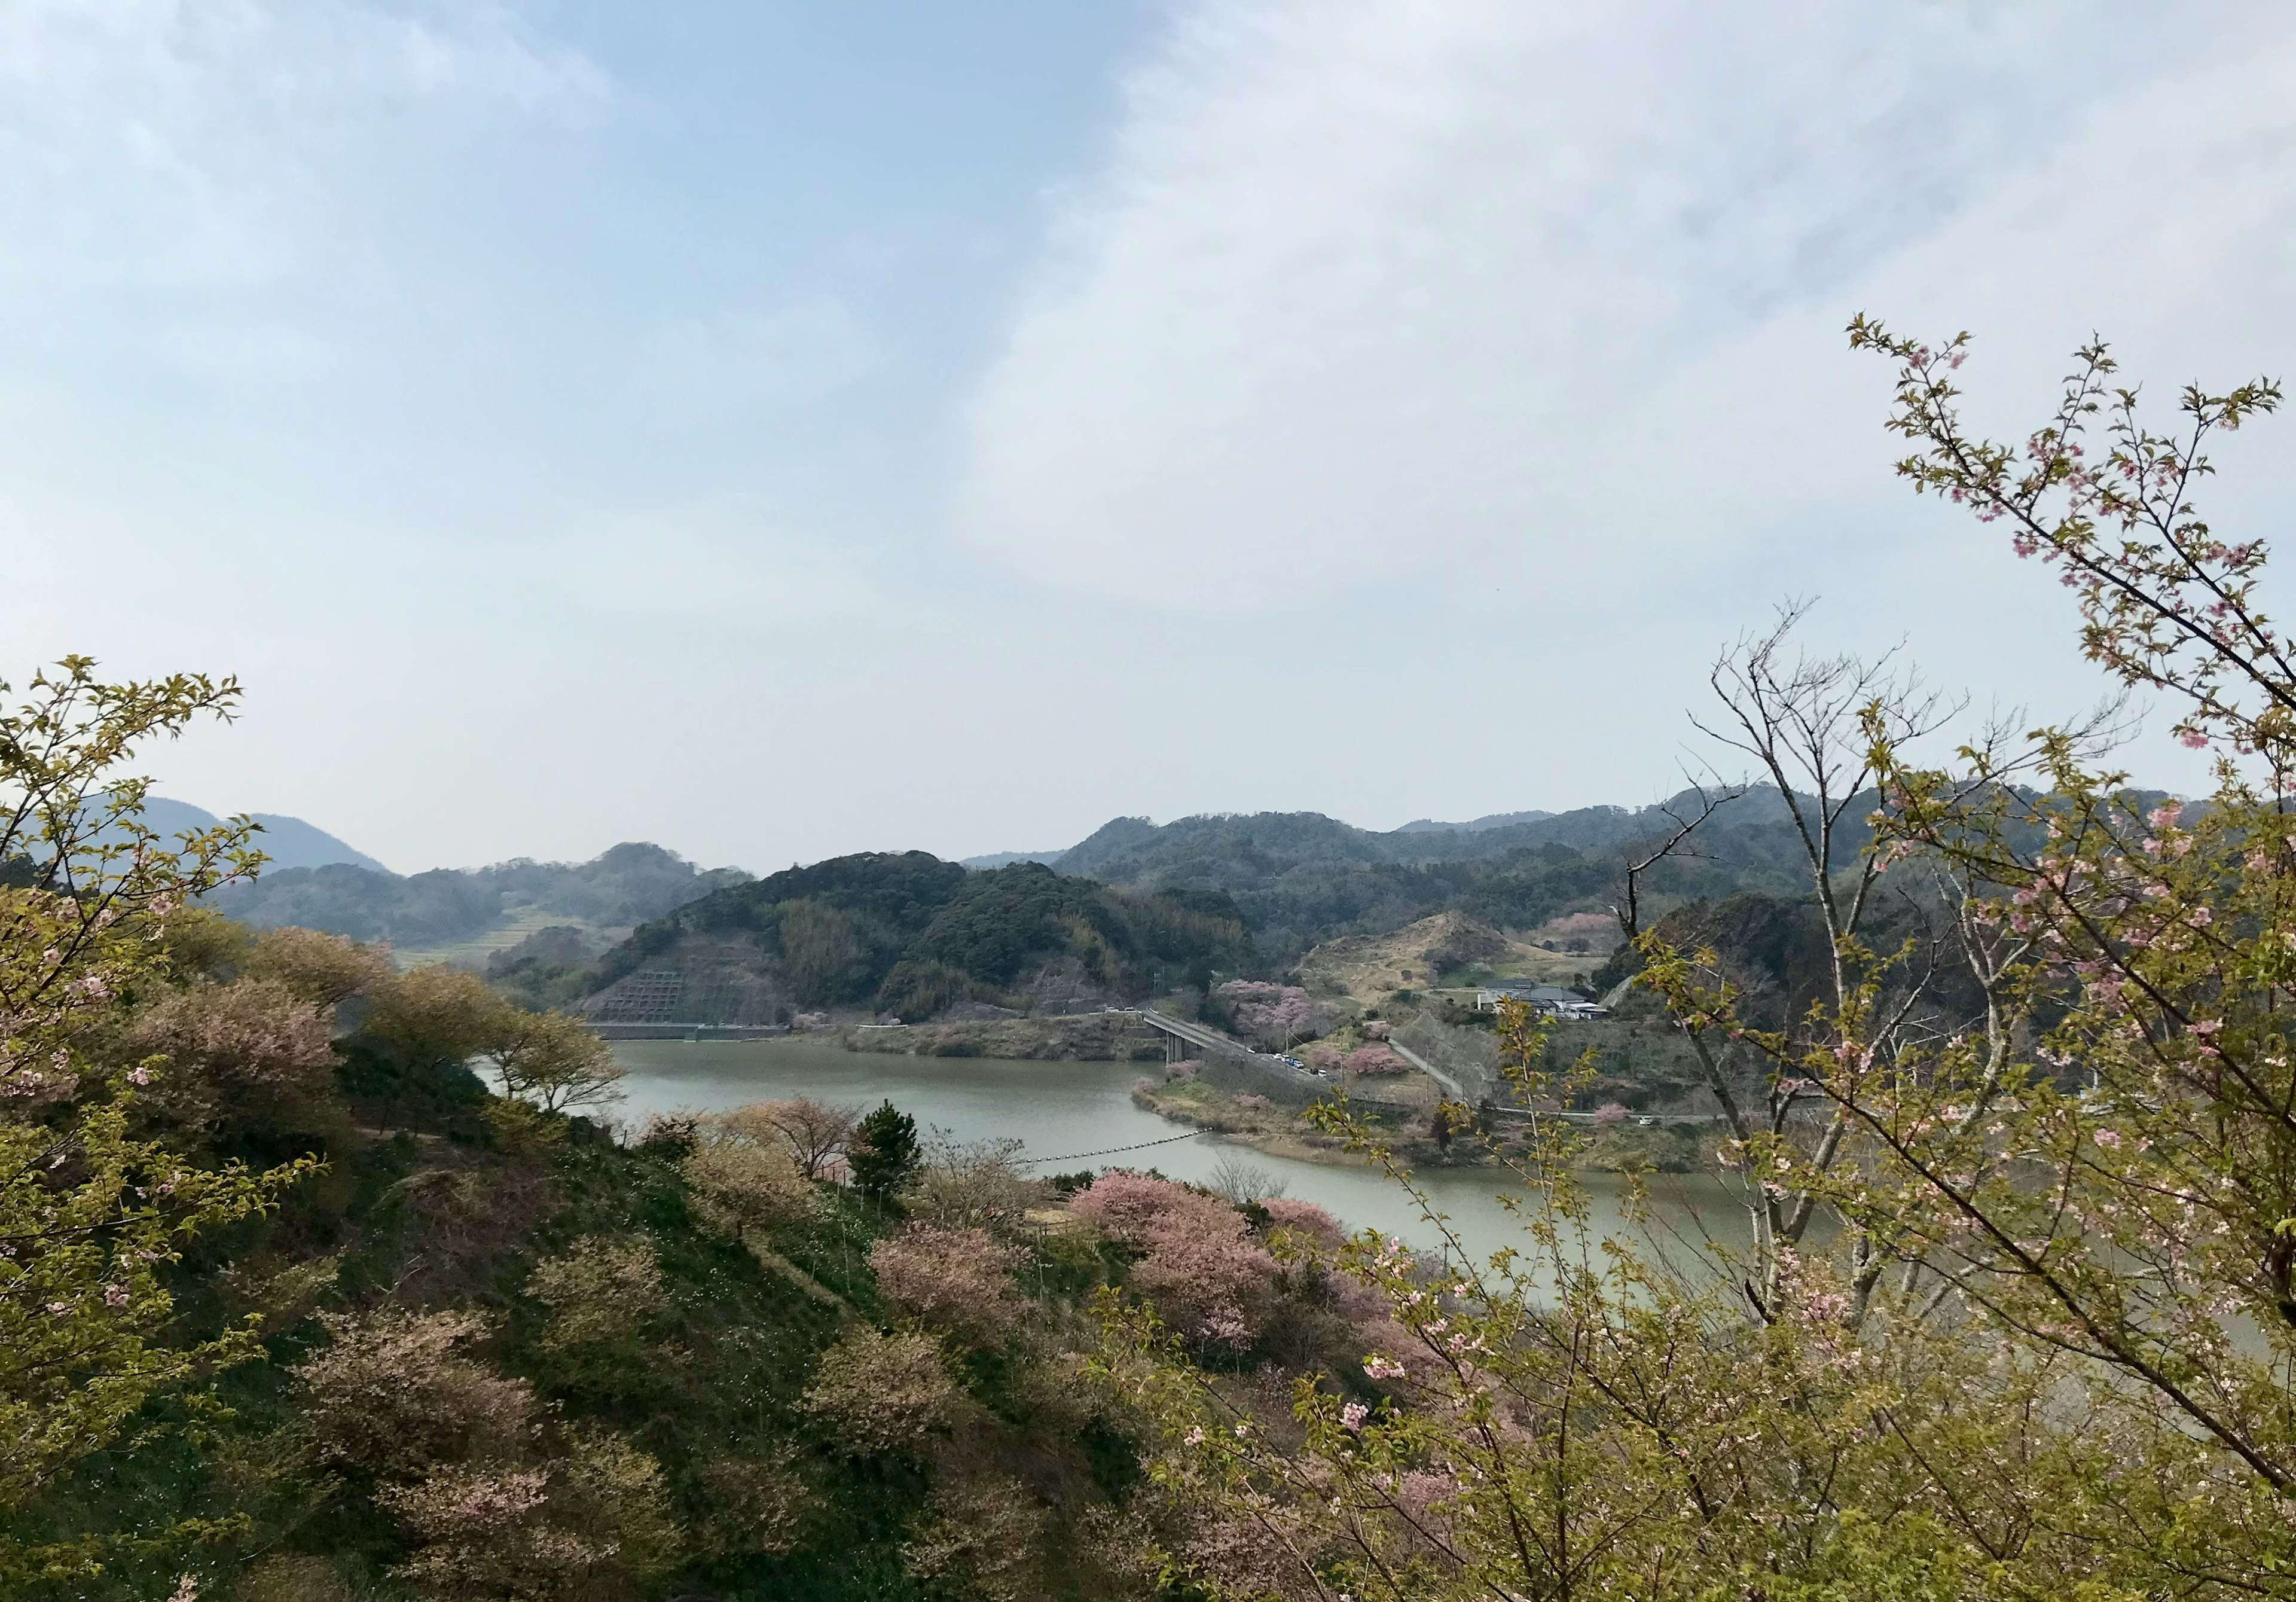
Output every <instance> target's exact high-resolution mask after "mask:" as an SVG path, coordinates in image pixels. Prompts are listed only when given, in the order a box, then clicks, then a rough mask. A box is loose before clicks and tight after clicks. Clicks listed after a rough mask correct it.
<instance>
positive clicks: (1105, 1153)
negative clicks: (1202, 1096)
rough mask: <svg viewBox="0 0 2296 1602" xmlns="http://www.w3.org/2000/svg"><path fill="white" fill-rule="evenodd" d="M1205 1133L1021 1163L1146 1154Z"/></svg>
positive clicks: (1032, 1163) (1028, 1160) (1024, 1158)
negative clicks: (1156, 1148) (1151, 1147)
mask: <svg viewBox="0 0 2296 1602" xmlns="http://www.w3.org/2000/svg"><path fill="white" fill-rule="evenodd" d="M1202 1133H1203V1130H1193V1131H1192V1132H1191V1133H1189V1134H1185V1135H1167V1136H1166V1137H1165V1138H1163V1139H1161V1140H1143V1141H1141V1142H1140V1143H1139V1144H1138V1145H1136V1146H1108V1147H1106V1148H1105V1149H1103V1150H1101V1151H1096V1152H1070V1153H1069V1154H1066V1155H1065V1156H1060V1157H1023V1158H1022V1159H1021V1162H1022V1163H1023V1164H1024V1165H1026V1166H1028V1167H1031V1168H1033V1167H1034V1166H1036V1165H1037V1163H1039V1162H1075V1161H1076V1160H1077V1159H1078V1158H1079V1157H1113V1156H1114V1155H1116V1154H1117V1153H1119V1152H1144V1151H1146V1150H1147V1149H1148V1148H1149V1147H1150V1146H1172V1145H1176V1144H1177V1143H1178V1142H1180V1141H1183V1140H1193V1139H1194V1138H1196V1137H1197V1136H1199V1135H1201V1134H1202Z"/></svg>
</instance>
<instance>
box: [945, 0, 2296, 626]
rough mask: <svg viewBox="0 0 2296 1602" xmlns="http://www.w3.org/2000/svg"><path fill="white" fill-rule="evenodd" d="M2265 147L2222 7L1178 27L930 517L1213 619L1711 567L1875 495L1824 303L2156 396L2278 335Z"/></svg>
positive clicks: (2279, 32) (1071, 583) (1324, 0)
mask: <svg viewBox="0 0 2296 1602" xmlns="http://www.w3.org/2000/svg"><path fill="white" fill-rule="evenodd" d="M2292 136H2296V17H2292V16H2291V15H2290V13H2288V12H2286V11H2285V9H2284V8H2282V7H2278V6H2269V5H2265V4H2228V3H2227V4H2196V5H2192V6H2185V7H2179V8H2176V9H2175V10H2174V11H2173V12H2172V11H2169V10H2164V9H2161V8H2155V7H2149V6H2141V5H2136V4H2120V5H2114V6H2110V7H2105V8H2099V7H2096V6H2093V5H2080V4H2042V3H2037V4H2024V5H2018V6H1997V5H1992V4H1979V3H1976V0H1970V3H1965V4H1929V5H1923V6H1898V7H1873V6H1862V5H1852V4H1820V3H1817V0H1804V3H1801V4H1778V5H1768V6H1759V7H1751V6H1737V7H1714V6H1710V5H1703V4H1695V3H1694V0H1638V3H1634V4H1614V5H1605V6H1599V7H1589V6H1584V5H1566V4H1558V3H1551V0H1550V3H1542V4H1529V3H1525V0H1222V3H1208V4H1201V5H1198V6H1196V7H1194V8H1193V9H1191V10H1190V11H1188V12H1185V13H1184V14H1183V16H1182V17H1181V18H1180V19H1179V20H1178V21H1177V23H1176V25H1175V27H1174V29H1173V32H1172V35H1171V37H1170V38H1169V41H1168V43H1167V45H1166V47H1165V48H1164V49H1163V50H1162V52H1161V53H1160V55H1159V56H1158V58H1157V59H1156V60H1155V61H1154V62H1152V63H1151V64H1150V65H1149V66H1148V67H1146V68H1145V69H1144V70H1142V71H1141V72H1140V73H1139V74H1138V75H1137V77H1136V79H1135V81H1134V83H1133V85H1132V86H1131V92H1130V94H1129V98H1128V119H1127V122H1126V126H1125V127H1124V129H1123V131H1122V134H1121V136H1120V138H1119V143H1118V145H1117V148H1116V151H1115V154H1114V156H1113V158H1112V160H1111V162H1110V164H1109V166H1108V168H1107V169H1106V171H1104V172H1103V174H1101V175H1100V176H1099V177H1097V178H1096V179H1095V181H1093V182H1092V183H1090V184H1088V185H1084V186H1083V187H1082V188H1081V190H1080V191H1079V192H1078V193H1077V194H1076V195H1075V196H1074V198H1072V199H1070V200H1069V201H1067V202H1066V203H1065V204H1064V205H1063V207H1062V210H1061V212H1060V215H1059V217H1058V218H1057V219H1056V226H1055V228H1054V241H1053V245H1052V249H1051V251H1050V254H1049V259H1048V260H1047V262H1046V265H1045V267H1044V269H1043V271H1042V273H1041V275H1040V276H1039V278H1038V280H1037V283H1036V284H1035V285H1034V286H1033V288H1032V289H1031V291H1030V292H1029V293H1028V295H1027V296H1026V297H1025V299H1024V300H1023V302H1022V304H1021V307H1020V308H1019V310H1018V312H1017V314H1016V316H1015V317H1014V320H1013V325H1012V328H1011V332H1010V336H1009V342H1008V344H1007V346H1006V349H1005V351H1004V353H1003V355H1002V357H1001V358H1000V359H999V360H998V361H997V362H996V364H995V365H994V366H993V367H992V369H991V370H990V371H989V372H988V374H987V375H986V377H985V379H984V380H983V382H982V383H981V385H980V390H979V392H978V394H977V396H976V397H975V399H974V402H973V407H972V414H971V419H970V434H969V456H968V462H967V465H966V469H965V473H964V480H963V481H962V483H961V484H960V486H959V488H958V490H957V492H956V497H955V527H956V529H957V531H958V535H959V538H960V539H961V540H962V541H964V543H965V544H967V545H969V546H971V547H972V548H974V549H976V550H980V551H982V552H985V553H988V554H989V555H992V556H993V557H994V558H996V560H998V561H1000V562H1002V563H1007V564H1009V565H1011V566H1013V567H1014V568H1017V569H1019V570H1021V571H1025V572H1027V573H1029V574H1030V575H1033V576H1034V577H1036V578H1037V579H1040V580H1042V581H1044V582H1046V583H1047V584H1050V585H1053V586H1055V587H1066V588H1072V589H1076V590H1081V591H1085V592H1088V593H1098V594H1104V595H1113V594H1124V593H1134V594H1137V593H1138V592H1139V591H1140V590H1141V589H1142V588H1143V587H1144V581H1143V575H1144V573H1146V572H1148V571H1162V572H1169V573H1173V574H1177V575H1181V576H1182V577H1180V578H1179V579H1177V580H1176V581H1174V582H1172V583H1171V584H1169V586H1164V585H1154V586H1150V587H1152V588H1154V589H1155V590H1156V591H1157V593H1158V594H1160V595H1163V596H1167V597H1168V598H1169V600H1170V601H1171V602H1172V603H1173V604H1177V605H1183V606H1192V607H1201V608H1205V609H1210V610H1231V611H1250V610H1255V609H1259V608H1263V607H1273V606H1276V605H1280V604H1283V603H1285V602H1287V601H1289V600H1291V599H1292V598H1294V597H1297V596H1300V595H1302V594H1311V593H1315V592H1317V591H1329V590H1333V589H1337V588H1342V587H1349V586H1360V585H1363V584H1365V583H1366V582H1368V581H1372V580H1374V579H1383V578H1388V577H1391V576H1392V575H1395V574H1397V573H1398V572H1399V571H1406V570H1411V569H1417V570H1420V571H1427V570H1429V569H1431V568H1432V569H1439V568H1441V567H1443V566H1445V565H1447V564H1449V565H1456V564H1462V563H1465V564H1472V563H1479V562H1486V561H1490V560H1494V559H1497V560H1513V561H1518V562H1519V561H1522V560H1526V559H1529V560H1533V561H1536V562H1537V563H1540V564H1542V565H1545V566H1548V567H1550V568H1551V571H1553V572H1554V574H1555V575H1556V576H1558V577H1562V578H1575V579H1584V580H1586V581H1589V582H1598V581H1608V582H1611V583H1612V584H1619V583H1628V582H1634V581H1636V579H1638V577H1639V575H1640V574H1641V573H1643V572H1644V571H1649V570H1650V569H1651V567H1652V565H1653V564H1664V565H1666V566H1669V567H1670V568H1673V569H1675V570H1677V571H1678V572H1679V571H1682V570H1684V569H1685V568H1686V569H1687V570H1688V571H1687V576H1688V577H1689V578H1691V579H1693V581H1694V580H1695V579H1696V577H1697V574H1698V572H1699V571H1702V570H1704V571H1710V572H1713V573H1715V574H1718V575H1722V574H1727V573H1729V572H1731V571H1733V570H1734V567H1735V566H1736V565H1739V564H1743V563H1745V562H1746V561H1747V560H1749V559H1750V558H1759V557H1761V556H1762V555H1764V554H1765V553H1767V554H1768V555H1772V556H1775V555H1784V554H1786V553H1787V551H1789V550H1790V549H1791V547H1792V544H1793V541H1794V540H1795V539H1796V538H1801V537H1803V536H1806V535H1807V534H1808V531H1809V530H1812V529H1814V528H1816V526H1818V525H1820V524H1822V523H1825V522H1827V521H1828V520H1835V519H1840V518H1841V517H1844V516H1850V515H1857V514H1858V513H1859V512H1860V510H1861V509H1863V508H1867V507H1870V506H1871V505H1873V504H1874V502H1875V501H1877V500H1879V499H1885V498H1889V497H1890V496H1891V495H1892V493H1893V492H1891V491H1890V488H1889V486H1888V485H1887V482H1886V480H1885V479H1882V478H1881V477H1880V476H1879V473H1878V472H1877V470H1878V469H1879V468H1880V467H1881V465H1882V463H1883V462H1884V461H1885V460H1886V457H1887V442H1886V441H1884V440H1882V438H1881V437H1880V435H1879V433H1878V431H1877V429H1876V427H1875V423H1877V421H1878V415H1879V405H1880V401H1881V399H1882V394H1881V386H1880V385H1879V382H1878V381H1879V380H1880V378H1881V377H1882V374H1879V373H1877V372H1874V371H1869V370H1868V369H1869V367H1870V363H1867V364H1866V365H1865V366H1861V365H1860V363H1859V361H1858V360H1857V359H1856V358H1851V357H1848V356H1847V355H1846V354H1844V352H1843V345H1842V340H1841V324H1842V323H1843V321H1844V320H1845V319H1846V316H1847V315H1848V314H1849V312H1850V311H1852V310H1855V309H1857V308H1861V307H1866V308H1871V309H1874V310H1876V311H1886V312H1890V313H1891V314H1893V315H1895V316H1898V318H1899V320H1910V319H1928V321H1927V322H1924V323H1923V324H1922V326H1923V327H1925V328H1933V327H1938V326H1945V327H1947V328H1948V330H1949V328H1950V327H1952V326H1960V325H1970V326H1972V327H1976V328H1978V329H1980V331H1981V332H1988V333H1995V334H1997V335H2000V336H2003V337H2002V338H2001V339H1999V340H1997V341H1996V342H1995V347H1994V348H1995V349H2008V350H2010V351H2012V352H2013V353H2014V354H2015V355H2016V356H2017V357H2019V359H2020V361H2021V362H2026V361H2028V358H2030V361H2031V362H2038V363H2040V364H2042V366H2040V367H2039V368H2038V369H2037V370H2038V371H2040V372H2043V373H2046V374H2054V373H2055V372H2056V371H2058V370H2059V364H2060V363H2061V362H2062V354H2063V351H2064V349H2066V347H2067V346H2068V345H2069V344H2070V343H2071V341H2072V340H2073V339H2075V338H2078V337H2079V335H2080V334H2082V333H2086V332H2087V330H2088V328H2089V327H2090V326H2092V325H2100V326H2108V327H2118V328H2119V329H2120V331H2121V332H2123V333H2127V334H2128V335H2129V337H2131V338H2132V339H2134V340H2135V341H2136V343H2137V344H2138V345H2139V346H2141V347H2144V348H2145V349H2146V350H2147V351H2148V352H2149V353H2151V354H2154V355H2157V356H2159V357H2161V358H2163V359H2168V360H2171V361H2174V362H2176V363H2177V364H2178V367H2177V376H2182V371H2183V367H2182V364H2183V363H2184V362H2185V361H2186V360H2187V359H2197V358H2199V357H2216V356H2218V355H2220V354H2222V353H2223V351H2222V349H2221V348H2222V347H2223V346H2224V344H2225V343H2226V340H2227V339H2229V338H2230V337H2232V336H2234V335H2235V334H2236V335H2238V336H2239V337H2240V338H2241V339H2243V340H2244V341H2246V344H2247V346H2248V348H2249V349H2251V350H2254V349H2256V347H2258V346H2259V344H2261V345H2262V347H2263V348H2264V351H2265V353H2267V354H2268V352H2269V351H2270V350H2271V349H2280V350H2286V349H2288V346H2289V338H2288V336H2289V334H2290V333H2291V332H2292V329H2291V325H2290V320H2289V318H2288V316H2287V313H2286V311H2285V309H2284V308H2286V307H2287V306H2288V305H2289V301H2288V300H2287V297H2286V294H2285V285H2286V283H2287V276H2288V262H2289V260H2290V258H2291V246H2292V242H2296V226H2292V218H2291V214H2290V209H2289V208H2290V201H2289V200H2288V198H2287V197H2289V196H2291V195H2292V194H2296V183H2292V179H2296V170H2292V168H2296V163H2292V160H2291V156H2290V150H2291V140H2292ZM2211 280H2213V281H2215V282H2216V283H2218V285H2220V286H2221V287H2222V288H2223V289H2224V290H2225V292H2224V293H2221V294H2217V293H2211V292H2210V290H2209V287H2208V286H2209V283H2210V281H2211ZM2275 291H2276V292H2275ZM2259 315H2261V316H2262V319H2263V320H2262V321H2261V322H2259ZM2255 359H2256V358H2255V357H2254V356H2251V357H2248V358H2246V360H2245V361H2244V363H2243V365H2244V366H2245V365H2252V363H2253V361H2254V360H2255ZM2029 365H2030V363H2029ZM1898 504H1899V503H1898V501H1897V500H1895V499H1891V500H1890V505H1892V506H1893V507H1894V506H1896V505H1898ZM1890 515H1892V516H1896V515H1897V514H1896V513H1891V514H1890ZM1773 566H1775V564H1773ZM1766 571H1769V570H1766ZM1769 577H1770V587H1773V588H1775V587H1796V580H1797V577H1798V576H1797V575H1796V574H1794V573H1792V572H1770V573H1769ZM1934 577H1935V576H1934V575H1931V578H1932V579H1934Z"/></svg>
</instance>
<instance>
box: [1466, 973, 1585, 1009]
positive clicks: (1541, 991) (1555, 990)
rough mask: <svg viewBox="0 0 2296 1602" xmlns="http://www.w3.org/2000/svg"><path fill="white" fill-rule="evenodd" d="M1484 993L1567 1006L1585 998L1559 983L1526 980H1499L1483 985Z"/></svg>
mask: <svg viewBox="0 0 2296 1602" xmlns="http://www.w3.org/2000/svg"><path fill="white" fill-rule="evenodd" d="M1483 991H1484V993H1485V994H1486V995H1490V996H1509V997H1512V998H1514V999H1515V1000H1517V1001H1545V1002H1548V1003H1551V1004H1552V1005H1554V1006H1570V1004H1571V1003H1572V1002H1574V1001H1584V1000H1585V999H1586V998H1585V997H1584V996H1581V995H1580V994H1579V992H1578V991H1576V990H1564V989H1563V988H1562V986H1560V985H1554V984H1532V983H1530V982H1528V981H1526V980H1504V979H1503V980H1501V981H1499V982H1497V983H1496V984H1487V985H1485V986H1484V987H1483Z"/></svg>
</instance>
